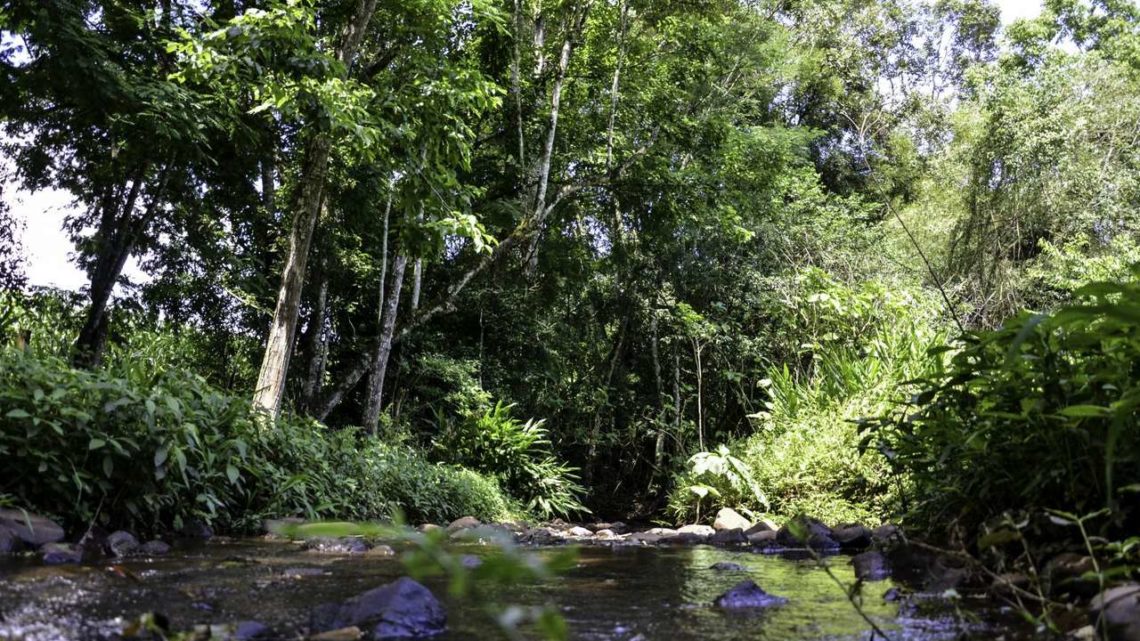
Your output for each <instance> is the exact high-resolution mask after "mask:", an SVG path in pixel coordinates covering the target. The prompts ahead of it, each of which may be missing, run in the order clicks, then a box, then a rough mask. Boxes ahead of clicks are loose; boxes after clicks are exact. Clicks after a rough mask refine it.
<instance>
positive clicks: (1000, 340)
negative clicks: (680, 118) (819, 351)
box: [865, 268, 1140, 537]
mask: <svg viewBox="0 0 1140 641" xmlns="http://www.w3.org/2000/svg"><path fill="white" fill-rule="evenodd" d="M1133 273H1134V279H1137V280H1133V281H1132V282H1131V283H1129V284H1117V283H1103V282H1102V283H1096V284H1092V285H1089V286H1086V287H1084V288H1082V289H1079V290H1077V292H1076V297H1077V301H1078V302H1076V303H1075V304H1072V305H1068V306H1064V307H1061V308H1060V309H1058V310H1057V311H1056V312H1053V313H1049V314H1029V313H1023V314H1021V315H1019V316H1017V317H1016V318H1014V319H1012V320H1010V321H1009V322H1007V323H1006V324H1005V325H1004V326H1003V327H1002V328H1001V329H998V330H994V331H983V332H976V333H969V334H966V335H965V336H962V337H960V338H959V339H958V340H957V342H956V343H954V344H953V345H948V346H945V347H942V348H939V349H938V350H936V351H935V353H939V352H946V351H950V352H951V354H952V356H951V357H950V360H949V363H948V365H947V366H946V367H945V368H944V369H942V368H939V369H938V370H936V371H934V372H932V373H931V374H930V375H928V376H925V377H923V378H922V379H921V380H919V381H917V382H916V383H915V385H914V387H915V389H914V395H913V396H912V397H911V401H910V402H909V403H906V404H902V405H899V406H897V407H895V408H893V409H892V410H891V411H890V412H889V413H886V414H885V415H884V416H882V417H880V418H879V419H877V420H871V421H868V422H867V423H866V429H867V431H868V434H867V437H866V440H865V444H866V445H868V446H869V445H872V444H877V445H878V446H879V447H880V449H882V450H883V451H885V452H887V453H889V454H890V457H889V461H890V462H891V464H892V465H893V467H894V469H895V471H896V472H897V473H899V474H905V475H907V476H908V477H909V478H910V479H911V482H912V484H913V488H912V491H911V492H909V493H908V496H909V498H910V500H911V511H910V515H911V518H912V520H913V521H914V522H915V523H916V524H919V525H924V526H927V527H931V528H933V527H934V526H935V525H938V524H943V525H944V524H946V523H956V524H958V526H960V528H961V529H962V530H963V533H964V534H965V535H966V536H967V537H971V536H976V534H977V532H978V528H979V526H980V525H981V524H983V523H984V522H985V521H987V520H988V519H990V518H991V517H994V516H997V515H1000V514H1002V513H1003V512H1005V511H1020V510H1027V509H1034V508H1052V509H1056V510H1064V511H1066V512H1069V513H1073V514H1078V515H1079V514H1086V513H1089V512H1093V511H1096V510H1098V509H1100V508H1105V507H1107V508H1110V509H1111V510H1112V511H1113V512H1114V514H1115V515H1116V522H1117V524H1120V523H1122V521H1121V520H1120V519H1128V518H1131V519H1133V526H1134V525H1135V522H1134V521H1135V518H1136V516H1137V514H1136V511H1135V497H1136V496H1137V495H1136V494H1135V492H1136V491H1137V490H1140V485H1137V482H1138V481H1140V429H1138V425H1137V408H1138V407H1140V383H1138V381H1140V269H1137V268H1134V270H1133ZM940 358H941V357H936V358H935V359H934V361H935V362H940Z"/></svg>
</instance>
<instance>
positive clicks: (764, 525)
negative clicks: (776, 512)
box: [744, 519, 780, 536]
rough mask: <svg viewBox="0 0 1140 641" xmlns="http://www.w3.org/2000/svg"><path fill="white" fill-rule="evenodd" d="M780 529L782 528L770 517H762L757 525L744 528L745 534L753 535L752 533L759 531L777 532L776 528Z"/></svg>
mask: <svg viewBox="0 0 1140 641" xmlns="http://www.w3.org/2000/svg"><path fill="white" fill-rule="evenodd" d="M779 529H780V526H778V525H776V524H775V523H774V522H773V521H771V520H770V519H760V520H759V521H757V522H756V524H755V525H753V526H752V527H750V528H748V529H746V530H744V535H745V536H751V535H753V534H756V533H758V532H775V531H776V530H779Z"/></svg>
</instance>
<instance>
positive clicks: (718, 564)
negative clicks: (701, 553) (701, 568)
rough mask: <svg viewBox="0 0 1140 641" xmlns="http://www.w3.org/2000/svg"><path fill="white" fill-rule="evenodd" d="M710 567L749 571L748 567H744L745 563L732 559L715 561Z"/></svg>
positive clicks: (732, 570) (722, 569)
mask: <svg viewBox="0 0 1140 641" xmlns="http://www.w3.org/2000/svg"><path fill="white" fill-rule="evenodd" d="M709 569H710V570H716V571H718V572H747V571H748V568H746V567H744V566H743V565H741V564H739V563H733V562H732V561H717V562H716V563H713V564H712V565H710V566H709Z"/></svg>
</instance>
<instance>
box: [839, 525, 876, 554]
mask: <svg viewBox="0 0 1140 641" xmlns="http://www.w3.org/2000/svg"><path fill="white" fill-rule="evenodd" d="M831 538H833V539H835V542H836V543H838V544H839V548H840V549H842V550H865V549H867V548H869V547H871V530H869V529H867V528H866V527H863V526H862V525H848V526H847V527H841V528H836V529H834V530H832V531H831Z"/></svg>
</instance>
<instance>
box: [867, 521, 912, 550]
mask: <svg viewBox="0 0 1140 641" xmlns="http://www.w3.org/2000/svg"><path fill="white" fill-rule="evenodd" d="M903 540H905V537H904V536H903V532H902V530H901V529H899V526H897V525H891V524H889V523H888V524H885V525H880V526H879V527H877V528H875V529H873V530H871V542H872V543H874V544H875V545H889V544H892V543H899V542H901V541H903Z"/></svg>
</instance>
